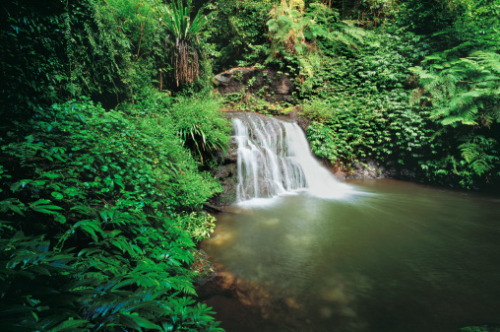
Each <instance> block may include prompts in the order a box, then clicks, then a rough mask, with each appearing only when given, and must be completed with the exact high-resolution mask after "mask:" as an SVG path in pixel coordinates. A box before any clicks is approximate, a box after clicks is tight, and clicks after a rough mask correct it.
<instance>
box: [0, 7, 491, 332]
mask: <svg viewBox="0 0 500 332" xmlns="http://www.w3.org/2000/svg"><path fill="white" fill-rule="evenodd" d="M0 8H1V13H0V15H1V18H2V20H1V22H2V23H1V24H2V29H1V31H0V36H1V42H2V47H1V48H0V56H1V57H0V59H1V71H2V77H3V80H2V81H1V83H0V84H1V91H2V93H1V95H0V119H1V122H0V144H1V150H0V264H1V268H0V281H1V282H0V288H1V292H0V330H2V331H32V330H39V331H64V330H68V331H69V330H71V331H77V330H83V331H87V330H102V331H115V330H116V331H135V330H137V331H140V330H160V331H212V330H213V331H217V330H219V328H218V327H217V326H218V323H217V322H215V321H214V319H213V318H212V316H211V314H212V313H211V311H210V309H209V308H207V307H206V306H204V305H201V304H198V303H197V302H196V292H195V288H194V283H195V281H196V278H197V277H198V271H195V270H194V269H193V263H194V262H193V261H194V257H198V256H199V255H196V244H197V242H198V241H200V240H202V239H204V238H206V237H207V236H208V235H209V234H210V232H211V231H212V229H213V227H214V223H213V218H212V217H210V216H209V215H207V214H206V213H205V212H203V204H204V203H205V202H206V201H207V200H208V199H209V198H210V197H212V196H213V195H216V194H217V193H218V192H220V190H221V188H220V186H219V184H218V183H217V181H216V180H215V179H214V178H213V177H212V176H211V175H210V174H209V173H208V172H207V170H209V169H210V167H212V166H213V165H214V163H215V161H214V157H215V155H216V154H217V153H220V152H224V151H225V149H226V147H227V144H228V141H229V135H230V126H229V123H228V121H227V120H226V119H225V117H224V116H223V115H222V114H221V113H220V111H219V109H220V108H221V107H222V105H223V102H224V101H223V100H222V99H221V98H219V97H217V96H216V95H215V94H214V93H213V91H212V90H211V88H210V80H211V77H212V75H213V73H214V72H219V71H222V70H225V69H228V68H231V67H234V66H255V67H257V68H266V69H271V70H275V71H277V72H280V73H284V74H286V75H289V77H290V78H291V79H292V80H293V82H294V83H295V87H296V88H295V92H294V96H293V97H294V99H293V100H294V104H295V105H296V106H298V107H297V108H298V109H299V110H300V115H301V116H303V117H304V118H306V119H307V120H308V121H309V122H310V125H309V127H308V130H307V134H308V138H309V140H310V142H311V147H312V149H313V151H314V152H315V153H316V154H317V155H318V156H320V157H322V158H324V159H326V160H328V161H330V162H331V163H333V164H335V165H337V166H338V167H341V168H343V169H346V170H349V169H350V168H351V167H352V165H353V163H356V162H357V163H361V164H363V163H367V162H369V161H374V162H376V163H378V164H379V165H383V166H386V167H393V168H395V169H405V170H409V171H411V172H410V173H412V174H414V176H415V177H416V179H418V180H421V181H426V182H430V183H433V184H440V185H454V186H458V187H462V188H482V189H487V188H498V185H499V177H500V159H499V151H500V150H499V149H500V146H499V144H500V108H499V107H500V106H499V103H500V102H499V100H500V98H499V96H500V55H499V48H498V47H499V45H500V33H499V31H498V29H499V28H498V27H499V26H500V22H499V17H500V3H499V1H498V0H454V1H451V0H437V1H436V0H433V1H424V0H399V1H398V0H341V1H329V0H323V1H313V0H305V1H302V0H288V1H286V0H260V1H258V0H211V1H200V0H193V1H182V0H172V1H166V0H106V1H103V0H78V1H77V0H74V1H72V0H65V1H61V0H50V1H43V2H33V1H27V0H6V1H3V2H2V4H1V7H0ZM257 99H258V98H257ZM233 102H234V100H233ZM245 102H246V101H245ZM258 103H260V104H259V105H261V106H262V105H263V106H262V107H261V108H262V109H263V110H264V109H270V108H273V107H274V109H277V108H280V107H288V109H289V106H290V105H278V106H272V105H270V104H269V102H268V101H266V100H263V99H262V100H260V101H259V100H258ZM249 106H252V107H253V106H255V103H247V104H245V107H249ZM271 106H272V107H271ZM259 107H260V106H259ZM196 265H200V264H196Z"/></svg>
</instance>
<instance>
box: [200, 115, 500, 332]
mask: <svg viewBox="0 0 500 332" xmlns="http://www.w3.org/2000/svg"><path fill="white" fill-rule="evenodd" d="M234 126H235V135H236V139H237V141H238V143H239V150H238V155H239V156H240V157H241V158H243V159H242V160H239V161H238V168H239V181H240V184H239V185H240V187H239V189H238V190H239V191H238V192H239V194H238V195H239V196H238V199H239V200H240V201H239V202H238V203H237V204H236V205H235V206H233V207H231V208H230V209H229V211H228V212H227V213H224V214H221V215H219V216H218V218H217V219H218V221H217V222H218V225H217V229H216V232H215V233H214V235H213V236H212V238H211V239H209V240H207V241H205V242H204V243H203V248H204V249H205V250H206V251H207V252H208V254H209V255H210V256H211V258H212V259H213V260H214V261H215V262H217V263H218V264H219V265H220V268H221V270H222V272H221V277H218V278H219V279H218V282H219V283H222V284H225V286H224V287H225V289H224V290H223V291H220V292H219V293H210V292H207V291H205V292H204V293H205V294H208V295H205V301H206V303H208V304H209V305H210V306H212V307H213V308H214V310H215V311H216V312H217V313H218V314H217V316H216V317H217V319H219V320H221V321H222V327H224V328H226V329H227V331H228V332H232V331H238V332H240V331H273V332H274V331H370V332H371V331H374V332H377V331H381V332H382V331H384V332H388V331H405V332H406V331H408V332H411V331H419V332H420V331H431V332H432V331H436V332H438V331H439V332H441V331H458V329H459V328H460V327H463V326H467V325H474V324H475V325H480V324H500V264H499V263H498V262H499V261H500V226H499V223H500V199H499V198H498V197H489V196H482V195H477V194H473V193H462V192H454V191H449V190H444V189H436V188H432V187H426V186H422V185H418V184H414V183H407V182H402V181H395V180H377V181H375V180H371V181H357V182H350V183H347V184H346V183H341V182H339V181H337V180H336V179H335V178H333V177H332V176H331V175H330V173H328V172H327V171H326V170H324V169H323V168H321V166H320V164H318V163H317V162H316V161H315V160H314V158H313V157H312V156H311V155H310V153H309V152H308V151H309V149H308V146H307V142H306V141H305V137H304V135H303V133H302V131H301V130H300V128H299V127H298V126H297V125H296V124H294V123H291V122H281V121H278V120H276V119H266V118H262V117H258V116H256V115H247V114H244V115H238V116H237V118H236V119H235V121H234ZM263 142H264V143H263ZM272 153H274V154H275V155H276V156H275V157H274V156H271V154H272ZM254 176H255V177H254ZM255 198H259V199H258V200H255ZM249 202H252V204H249ZM222 277H224V280H222V281H221V278H222ZM202 293H203V291H202Z"/></svg>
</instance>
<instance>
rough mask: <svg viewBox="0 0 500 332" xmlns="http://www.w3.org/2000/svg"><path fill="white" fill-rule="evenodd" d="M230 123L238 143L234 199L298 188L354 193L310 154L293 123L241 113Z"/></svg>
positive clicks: (334, 195) (332, 194) (322, 193)
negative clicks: (235, 195) (236, 180)
mask: <svg viewBox="0 0 500 332" xmlns="http://www.w3.org/2000/svg"><path fill="white" fill-rule="evenodd" d="M233 127H234V131H235V136H234V138H235V139H236V141H237V144H238V185H237V188H236V194H237V202H243V201H247V200H250V199H254V198H269V197H274V196H278V195H282V194H287V193H292V192H294V191H298V190H305V191H307V192H308V193H309V194H311V195H314V196H317V197H321V198H327V199H328V198H330V199H341V198H345V197H347V196H348V195H350V194H352V193H354V189H353V188H352V187H351V186H348V185H346V184H344V183H341V182H339V181H337V180H336V179H335V177H334V176H333V175H332V174H331V173H330V172H329V171H328V170H326V169H325V168H324V167H322V166H321V165H320V164H319V162H318V161H317V160H316V159H315V158H314V157H313V156H312V154H311V152H310V150H309V145H308V142H307V139H306V137H305V135H304V133H303V132H302V130H301V129H300V127H299V126H298V125H297V124H296V123H293V122H286V121H281V120H278V119H275V118H269V117H264V116H259V115H257V114H254V113H240V114H236V115H235V116H234V120H233Z"/></svg>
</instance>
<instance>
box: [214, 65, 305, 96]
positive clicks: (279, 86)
mask: <svg viewBox="0 0 500 332" xmlns="http://www.w3.org/2000/svg"><path fill="white" fill-rule="evenodd" d="M212 82H213V84H214V85H215V87H216V88H217V91H218V92H219V93H220V94H222V95H226V94H229V93H235V92H248V93H257V92H261V93H262V94H263V97H264V98H265V99H267V100H268V101H275V102H279V101H287V102H292V101H293V98H292V92H293V91H294V89H295V86H294V84H293V82H292V81H291V80H290V78H289V77H288V76H287V75H285V74H279V73H277V72H275V71H271V70H263V69H257V68H254V67H249V68H241V67H239V68H233V69H230V70H228V71H225V72H223V73H220V74H218V75H215V76H214V77H213V79H212Z"/></svg>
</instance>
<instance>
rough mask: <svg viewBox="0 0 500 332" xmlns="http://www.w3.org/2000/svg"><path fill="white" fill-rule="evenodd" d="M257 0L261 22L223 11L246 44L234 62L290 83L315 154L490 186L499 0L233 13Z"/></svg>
mask: <svg viewBox="0 0 500 332" xmlns="http://www.w3.org/2000/svg"><path fill="white" fill-rule="evenodd" d="M265 5H267V8H266V10H269V13H270V14H269V20H267V21H266V22H265V24H264V22H261V21H259V20H248V19H247V20H245V18H244V17H243V16H241V17H240V16H238V15H237V14H235V15H236V18H234V16H231V22H233V23H234V24H236V23H237V26H244V27H245V29H244V30H243V29H241V32H240V29H235V28H234V27H233V30H232V31H233V32H234V31H235V34H236V35H238V34H239V36H240V38H235V37H234V35H233V37H232V38H233V39H236V40H245V41H247V43H245V49H244V52H245V55H243V56H240V57H239V59H238V55H237V54H235V55H234V56H235V58H237V59H238V60H236V63H237V64H238V65H255V66H261V65H264V66H265V67H270V68H275V69H276V70H280V71H283V72H286V73H287V74H289V75H290V76H291V77H292V78H293V79H294V80H295V83H296V85H297V87H298V89H297V95H296V103H298V104H299V106H300V109H302V113H301V114H302V115H303V116H305V117H306V118H307V119H308V120H310V121H311V125H310V126H309V128H308V138H309V139H310V141H311V145H312V149H313V151H314V152H315V153H316V154H317V155H318V156H320V157H322V158H324V159H327V160H329V161H330V162H331V163H333V164H334V165H337V167H338V168H340V169H343V170H346V171H350V170H351V169H352V167H353V164H357V165H359V164H361V165H366V164H368V163H369V162H375V163H376V164H378V165H379V166H384V167H386V168H389V169H392V171H393V174H399V175H400V176H402V174H406V176H411V177H412V178H413V179H418V180H419V181H424V182H429V183H433V184H439V185H447V186H448V185H452V186H456V187H459V188H466V189H471V188H481V189H488V188H489V189H495V188H497V187H498V179H499V175H500V173H499V171H500V167H499V166H500V159H499V151H500V150H499V149H500V146H499V142H500V136H499V133H500V131H499V122H500V118H499V116H500V108H499V107H500V106H499V100H500V98H499V84H500V83H499V82H500V76H499V71H498V70H499V67H498V66H499V63H500V57H499V53H498V52H499V49H498V45H500V42H499V41H500V40H499V38H500V33H499V31H498V26H499V23H500V22H499V20H500V15H499V10H500V9H499V8H500V7H499V5H500V4H499V2H498V1H467V0H461V1H445V0H442V1H416V0H415V1H412V0H408V1H399V2H398V1H384V0H365V1H341V2H331V1H322V2H321V1H305V2H304V1H281V2H279V3H278V4H277V5H275V6H273V4H269V2H266V1H245V8H246V12H245V13H244V14H241V15H245V16H246V17H254V16H255V15H256V14H254V13H253V11H255V12H258V11H261V10H262V6H265ZM249 12H252V13H249ZM342 18H344V20H341V19H342ZM345 19H349V20H345ZM222 31H224V30H222ZM257 31H260V33H258V32H257ZM250 32H252V33H251V35H250V36H249V34H250ZM222 33H224V32H222ZM266 33H267V35H268V40H264V41H263V40H261V39H259V38H257V37H255V36H263V35H265V34H266ZM234 46H235V47H233V49H238V48H237V47H236V45H234ZM233 99H234V98H233ZM236 100H238V98H236ZM243 101H244V102H245V103H246V105H243V107H244V108H245V107H246V108H248V107H249V106H250V107H253V108H258V109H262V110H264V111H265V110H273V109H276V107H275V106H273V105H266V104H265V102H262V101H260V102H255V101H254V102H250V103H249V101H248V99H243ZM283 107H286V105H285V106H283Z"/></svg>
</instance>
